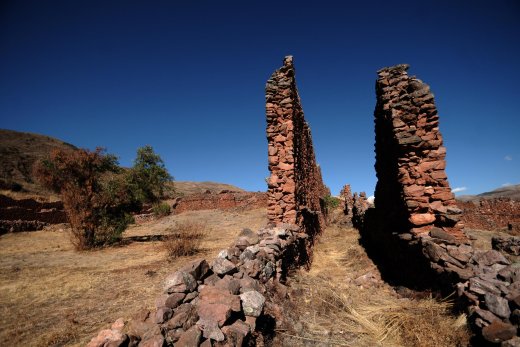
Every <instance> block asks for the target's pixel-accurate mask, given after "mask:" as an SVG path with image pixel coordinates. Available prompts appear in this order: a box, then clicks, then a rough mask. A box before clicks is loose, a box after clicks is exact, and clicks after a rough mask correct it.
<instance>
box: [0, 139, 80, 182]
mask: <svg viewBox="0 0 520 347" xmlns="http://www.w3.org/2000/svg"><path fill="white" fill-rule="evenodd" d="M53 149H62V150H75V149H77V148H76V147H75V146H73V145H71V144H69V143H66V142H63V141H61V140H58V139H55V138H52V137H49V136H45V135H39V134H32V133H24V132H19V131H14V130H6V129H0V185H2V186H4V187H3V188H5V187H7V186H10V185H12V184H18V185H21V186H22V187H23V188H24V190H28V191H31V192H40V191H41V189H42V188H41V187H40V186H39V185H38V184H37V183H36V182H35V180H34V179H33V176H32V167H33V165H34V163H35V162H36V161H37V160H39V159H42V158H45V157H46V156H48V155H49V154H50V153H51V151H52V150H53Z"/></svg>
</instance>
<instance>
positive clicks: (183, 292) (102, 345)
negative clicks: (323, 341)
mask: <svg viewBox="0 0 520 347" xmlns="http://www.w3.org/2000/svg"><path fill="white" fill-rule="evenodd" d="M308 240H309V238H308V236H307V235H306V234H305V233H302V232H301V230H300V228H299V227H298V226H296V225H288V224H280V225H279V226H277V227H272V228H266V229H261V230H259V231H258V232H253V231H251V230H249V229H244V230H243V231H242V232H241V234H240V235H239V237H238V239H237V240H236V241H235V242H234V244H233V245H232V246H231V247H229V248H227V249H224V250H222V251H221V252H220V253H219V255H218V257H217V258H216V259H214V260H213V261H211V262H210V263H208V262H207V261H206V260H204V259H199V260H195V261H192V262H191V263H189V264H188V265H186V266H184V267H183V268H181V269H180V270H179V271H176V272H174V273H172V274H171V275H169V276H167V278H166V280H165V283H164V293H163V294H162V295H160V296H159V297H157V299H156V309H155V310H152V311H150V310H143V311H139V312H138V313H137V314H136V315H135V316H134V317H133V318H132V319H131V320H130V321H127V322H125V321H124V320H123V319H118V320H117V321H116V322H115V323H114V324H112V326H111V328H110V329H105V330H102V331H100V332H99V334H98V335H97V336H96V337H94V338H92V340H91V341H90V343H89V344H88V346H89V347H106V346H111V347H118V346H190V347H195V346H251V345H263V344H264V335H263V334H264V333H267V334H272V329H273V328H275V326H271V327H270V328H269V329H270V330H271V331H267V332H266V331H263V330H262V329H265V328H264V325H265V322H269V321H275V322H278V323H279V322H280V321H281V320H282V319H283V315H282V313H281V308H280V306H278V305H277V304H276V302H280V300H285V299H286V296H287V289H286V287H285V285H284V284H283V283H284V281H285V278H286V276H287V273H288V270H289V269H291V268H292V267H296V266H298V265H300V262H299V261H298V259H299V258H301V259H305V258H306V255H305V254H304V253H302V251H303V252H305V251H304V250H305V249H306V248H307V246H306V243H307V242H308ZM303 262H304V261H303Z"/></svg>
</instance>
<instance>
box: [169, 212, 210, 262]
mask: <svg viewBox="0 0 520 347" xmlns="http://www.w3.org/2000/svg"><path fill="white" fill-rule="evenodd" d="M169 232H170V234H169V235H168V236H167V237H166V239H165V241H164V243H163V245H164V248H165V249H166V254H167V256H168V258H170V259H175V258H177V257H182V256H190V255H194V254H197V253H199V252H200V251H201V250H202V247H201V246H202V240H203V239H204V238H205V237H206V234H207V226H206V225H205V224H204V223H200V222H197V221H189V220H188V221H184V222H179V223H177V224H176V225H175V226H174V227H173V228H171V229H170V230H169Z"/></svg>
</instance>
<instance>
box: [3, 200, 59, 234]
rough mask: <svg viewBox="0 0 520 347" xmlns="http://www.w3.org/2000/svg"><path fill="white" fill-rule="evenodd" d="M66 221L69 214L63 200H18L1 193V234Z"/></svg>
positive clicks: (30, 229) (29, 229)
mask: <svg viewBox="0 0 520 347" xmlns="http://www.w3.org/2000/svg"><path fill="white" fill-rule="evenodd" d="M66 222H67V215H66V214H65V210H64V209H63V203H62V202H61V201H56V202H39V201H36V200H34V199H21V200H16V199H12V198H10V197H8V196H5V195H0V234H1V233H5V232H18V231H35V230H41V229H42V228H43V227H44V226H45V225H47V224H59V223H66Z"/></svg>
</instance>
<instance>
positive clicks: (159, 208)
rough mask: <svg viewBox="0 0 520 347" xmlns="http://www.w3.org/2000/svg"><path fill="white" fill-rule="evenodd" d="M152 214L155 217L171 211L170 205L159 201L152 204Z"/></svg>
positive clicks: (165, 214)
mask: <svg viewBox="0 0 520 347" xmlns="http://www.w3.org/2000/svg"><path fill="white" fill-rule="evenodd" d="M152 211H153V214H154V215H155V216H157V217H164V216H167V215H169V214H170V213H171V211H172V209H171V208H170V205H168V204H167V203H165V202H161V203H159V204H155V205H153V206H152Z"/></svg>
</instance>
